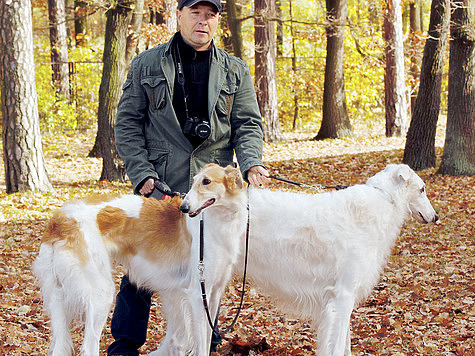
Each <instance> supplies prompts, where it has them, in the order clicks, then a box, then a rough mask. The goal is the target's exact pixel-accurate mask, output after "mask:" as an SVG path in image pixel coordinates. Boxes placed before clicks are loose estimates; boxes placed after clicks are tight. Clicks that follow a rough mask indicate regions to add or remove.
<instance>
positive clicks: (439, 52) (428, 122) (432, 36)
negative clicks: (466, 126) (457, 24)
mask: <svg viewBox="0 0 475 356" xmlns="http://www.w3.org/2000/svg"><path fill="white" fill-rule="evenodd" d="M449 21H450V0H432V5H431V13H430V23H429V32H428V36H427V40H426V44H425V47H424V56H423V58H422V67H421V77H420V87H419V93H418V95H417V98H416V102H415V105H414V111H413V115H412V119H411V125H410V126H409V130H408V132H407V137H406V147H405V148H404V157H403V162H404V163H406V164H407V165H409V166H410V167H412V168H413V169H415V170H421V169H425V168H428V167H435V163H436V162H435V135H436V129H437V120H438V118H439V108H440V92H441V85H442V70H443V66H444V57H445V47H446V45H447V38H448V34H449Z"/></svg>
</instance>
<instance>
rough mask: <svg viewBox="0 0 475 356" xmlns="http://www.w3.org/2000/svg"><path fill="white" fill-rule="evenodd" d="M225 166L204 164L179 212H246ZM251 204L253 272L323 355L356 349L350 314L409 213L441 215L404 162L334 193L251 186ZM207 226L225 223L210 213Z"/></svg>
mask: <svg viewBox="0 0 475 356" xmlns="http://www.w3.org/2000/svg"><path fill="white" fill-rule="evenodd" d="M228 169H229V168H228ZM222 171H223V168H220V167H219V166H216V165H210V166H207V167H205V168H204V169H203V170H202V171H201V172H200V173H199V174H198V175H197V177H195V182H194V185H193V187H192V189H191V191H190V192H189V193H188V195H187V196H186V198H185V199H184V201H183V203H182V206H181V207H182V208H181V209H182V211H184V212H189V213H191V214H192V215H195V214H196V213H197V212H200V211H201V210H203V209H205V208H207V209H211V207H213V206H215V205H219V206H228V207H229V211H230V212H232V213H233V214H236V213H237V212H235V211H234V210H233V209H236V208H239V209H240V213H239V215H243V214H246V209H247V207H246V200H245V199H242V196H241V194H236V193H234V194H225V193H224V192H226V186H224V185H223V184H222V182H221V179H220V178H219V177H221V176H222V174H223V173H222ZM236 174H237V173H236ZM234 196H236V197H237V199H236V201H234V198H233V197H234ZM249 206H250V241H249V265H248V275H249V276H250V278H251V279H252V280H253V281H254V282H255V283H256V284H257V286H258V287H259V288H260V289H261V290H262V291H263V292H264V293H266V294H268V295H270V296H272V297H274V298H275V299H276V300H277V301H280V302H281V303H282V304H283V306H284V310H285V311H294V312H296V313H297V314H299V315H300V316H302V317H305V318H308V319H310V320H312V322H313V325H314V327H315V328H316V329H317V335H318V354H319V355H321V356H327V355H332V356H340V355H350V354H351V345H350V317H351V312H352V310H353V308H354V307H355V306H356V305H357V304H358V303H359V302H360V301H362V300H363V299H364V298H366V297H367V296H368V295H369V294H370V293H371V291H372V288H373V286H374V285H375V284H376V283H377V281H378V278H379V275H380V273H381V271H382V270H383V267H384V264H385V261H386V259H387V258H388V256H389V254H390V252H391V248H392V246H393V244H394V242H395V240H396V238H397V237H398V235H399V233H400V231H401V227H402V225H403V224H404V222H405V221H406V220H407V218H408V217H409V216H410V215H411V214H412V216H414V217H415V218H416V219H417V220H418V221H420V222H421V223H428V222H435V221H437V219H438V217H437V214H436V213H435V211H434V209H433V208H432V206H431V204H430V202H429V200H428V199H427V196H426V193H425V188H424V182H423V181H422V180H421V179H420V178H419V177H418V176H417V175H416V174H415V173H414V172H413V171H412V170H411V169H410V168H409V167H408V166H406V165H389V166H387V167H386V169H384V170H383V171H382V172H380V173H378V174H376V175H375V176H373V177H371V178H370V179H368V181H367V182H366V184H364V185H355V186H352V187H349V188H348V189H345V190H340V191H336V192H328V193H323V194H314V195H311V194H296V193H285V192H275V191H270V190H264V189H251V190H250V191H249ZM231 207H232V208H231ZM206 212H207V211H205V213H206ZM204 219H205V223H206V221H207V216H206V214H205V216H204ZM210 224H212V226H219V225H220V224H219V222H218V221H215V220H211V219H210ZM241 230H243V229H241ZM232 232H234V231H233V230H232V229H229V233H230V234H231V233H232ZM222 239H223V238H221V240H222Z"/></svg>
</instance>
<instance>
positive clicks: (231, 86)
mask: <svg viewBox="0 0 475 356" xmlns="http://www.w3.org/2000/svg"><path fill="white" fill-rule="evenodd" d="M222 90H223V91H224V92H225V93H226V94H229V95H231V94H234V93H236V92H237V90H238V87H237V85H236V83H229V82H228V83H225V84H224V85H223V88H222Z"/></svg>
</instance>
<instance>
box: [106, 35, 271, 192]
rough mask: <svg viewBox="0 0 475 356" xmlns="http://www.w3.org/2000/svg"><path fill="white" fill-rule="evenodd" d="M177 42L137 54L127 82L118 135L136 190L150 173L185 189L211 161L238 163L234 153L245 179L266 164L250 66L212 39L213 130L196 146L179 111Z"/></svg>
mask: <svg viewBox="0 0 475 356" xmlns="http://www.w3.org/2000/svg"><path fill="white" fill-rule="evenodd" d="M172 42H173V39H171V40H170V41H169V42H167V43H165V44H162V45H159V46H157V47H154V48H152V49H149V50H147V51H144V52H142V53H141V54H139V55H138V56H137V57H135V58H134V60H133V61H132V64H131V67H130V70H129V73H128V75H127V80H126V82H125V83H124V86H123V88H122V89H123V94H122V98H121V100H120V103H119V107H118V111H117V121H116V124H115V141H116V146H117V150H118V152H119V155H120V156H121V157H122V159H123V160H124V162H125V165H126V172H127V175H128V176H129V179H130V180H131V182H132V185H133V188H134V191H135V192H137V185H139V184H140V183H141V182H142V181H144V180H145V179H146V178H147V177H155V178H160V179H162V180H164V181H165V182H166V183H167V184H168V185H169V186H170V188H171V189H172V190H173V191H179V192H187V191H188V190H189V189H190V187H191V183H192V178H193V177H194V175H195V174H196V173H198V171H199V170H200V169H201V168H202V167H203V166H204V165H205V164H207V163H211V162H214V163H217V164H220V165H222V166H226V165H228V164H232V162H233V156H234V152H235V153H236V157H237V160H238V163H239V167H240V169H241V172H242V173H243V176H244V177H246V174H247V171H248V170H249V168H251V167H252V166H255V165H262V142H263V135H262V119H261V115H260V112H259V107H258V104H257V99H256V94H255V90H254V86H253V83H252V78H251V75H250V73H249V69H248V67H247V65H246V64H245V63H244V62H243V61H242V60H240V59H238V58H236V57H234V56H231V55H230V54H228V53H226V52H225V51H224V50H222V49H219V48H217V47H216V46H215V45H214V43H213V47H212V52H211V62H210V74H209V83H208V108H209V120H210V124H211V134H210V136H209V137H208V138H207V139H206V140H205V141H204V142H203V143H202V144H201V145H200V146H198V147H197V148H196V149H194V148H193V146H192V145H191V143H190V142H189V141H188V139H187V138H186V137H185V135H184V134H183V132H182V130H181V127H180V124H179V122H178V119H177V117H176V114H175V111H174V109H173V102H172V99H173V90H174V82H175V65H174V60H173V56H172V48H171V44H172ZM190 95H193V93H191V94H190Z"/></svg>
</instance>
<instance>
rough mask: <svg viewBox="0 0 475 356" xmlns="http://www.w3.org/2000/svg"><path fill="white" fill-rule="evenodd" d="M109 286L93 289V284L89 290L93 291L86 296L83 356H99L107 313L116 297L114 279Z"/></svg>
mask: <svg viewBox="0 0 475 356" xmlns="http://www.w3.org/2000/svg"><path fill="white" fill-rule="evenodd" d="M108 284H109V285H108V286H103V287H104V288H101V290H100V291H97V290H96V291H93V289H92V286H89V288H90V289H89V290H90V291H93V293H89V295H88V296H87V297H85V298H87V299H86V301H85V307H86V312H85V314H86V320H85V327H84V342H83V344H82V347H81V355H82V356H98V355H99V342H100V339H101V334H102V330H103V328H104V325H105V323H106V320H107V315H108V314H109V311H110V309H111V306H112V302H113V297H114V284H113V283H112V281H110V283H108Z"/></svg>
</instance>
